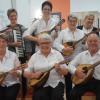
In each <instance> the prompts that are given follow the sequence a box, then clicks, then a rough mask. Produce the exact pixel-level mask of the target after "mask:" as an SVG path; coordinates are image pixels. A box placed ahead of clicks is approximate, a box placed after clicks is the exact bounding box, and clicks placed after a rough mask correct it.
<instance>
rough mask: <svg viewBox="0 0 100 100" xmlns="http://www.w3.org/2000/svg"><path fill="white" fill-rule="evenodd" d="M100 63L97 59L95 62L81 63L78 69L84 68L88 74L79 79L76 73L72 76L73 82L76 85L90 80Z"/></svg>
mask: <svg viewBox="0 0 100 100" xmlns="http://www.w3.org/2000/svg"><path fill="white" fill-rule="evenodd" d="M99 64H100V61H97V62H96V63H94V64H92V65H91V64H81V65H79V66H78V67H77V70H83V71H84V73H85V74H86V76H85V77H84V78H83V79H79V78H78V77H77V76H76V75H73V76H72V82H73V83H74V84H75V85H79V84H84V83H86V82H87V81H88V80H90V79H91V78H92V76H93V72H94V68H95V67H96V66H97V65H99Z"/></svg>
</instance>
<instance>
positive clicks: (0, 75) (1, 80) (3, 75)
mask: <svg viewBox="0 0 100 100" xmlns="http://www.w3.org/2000/svg"><path fill="white" fill-rule="evenodd" d="M7 74H8V73H7V72H5V73H0V85H1V84H2V82H3V81H4V79H5V77H6V75H7Z"/></svg>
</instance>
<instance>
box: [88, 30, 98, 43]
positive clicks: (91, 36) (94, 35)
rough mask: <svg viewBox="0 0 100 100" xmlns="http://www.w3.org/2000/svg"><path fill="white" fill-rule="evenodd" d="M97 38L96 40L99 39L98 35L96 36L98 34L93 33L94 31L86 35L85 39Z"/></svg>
mask: <svg viewBox="0 0 100 100" xmlns="http://www.w3.org/2000/svg"><path fill="white" fill-rule="evenodd" d="M94 39H95V40H97V41H99V37H98V35H97V34H95V32H92V33H91V34H90V35H89V36H88V37H87V41H89V40H94Z"/></svg>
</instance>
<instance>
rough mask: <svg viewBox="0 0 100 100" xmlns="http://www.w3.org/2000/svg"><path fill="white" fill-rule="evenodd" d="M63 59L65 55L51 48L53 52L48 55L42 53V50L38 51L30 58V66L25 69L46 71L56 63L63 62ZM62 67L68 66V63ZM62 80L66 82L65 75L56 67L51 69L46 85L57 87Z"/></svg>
mask: <svg viewBox="0 0 100 100" xmlns="http://www.w3.org/2000/svg"><path fill="white" fill-rule="evenodd" d="M63 60H64V58H63V56H62V55H61V54H60V53H59V52H58V51H56V50H54V49H51V52H50V54H49V55H48V56H47V57H45V56H44V55H43V54H41V52H40V51H38V52H36V53H35V54H33V55H32V57H31V58H30V60H29V62H28V68H26V69H25V71H28V72H33V71H34V72H36V71H41V72H45V71H47V70H49V69H50V68H52V67H53V66H54V64H55V63H58V62H61V61H63ZM61 67H65V68H67V66H66V64H63V65H62V66H61ZM60 81H61V82H63V83H64V77H63V76H61V75H60V74H59V73H58V72H57V71H56V70H55V69H52V70H51V71H50V75H49V78H48V80H47V82H46V84H45V85H44V86H51V87H53V88H55V87H56V86H57V85H58V83H59V82H60Z"/></svg>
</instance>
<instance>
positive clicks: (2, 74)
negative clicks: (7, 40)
mask: <svg viewBox="0 0 100 100" xmlns="http://www.w3.org/2000/svg"><path fill="white" fill-rule="evenodd" d="M26 67H27V64H21V65H20V66H17V67H16V68H13V69H12V70H14V71H16V70H22V69H24V68H26ZM10 71H11V70H10ZM10 71H8V72H0V85H1V84H2V82H3V81H4V79H5V78H6V76H7V75H8V74H9V72H10Z"/></svg>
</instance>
